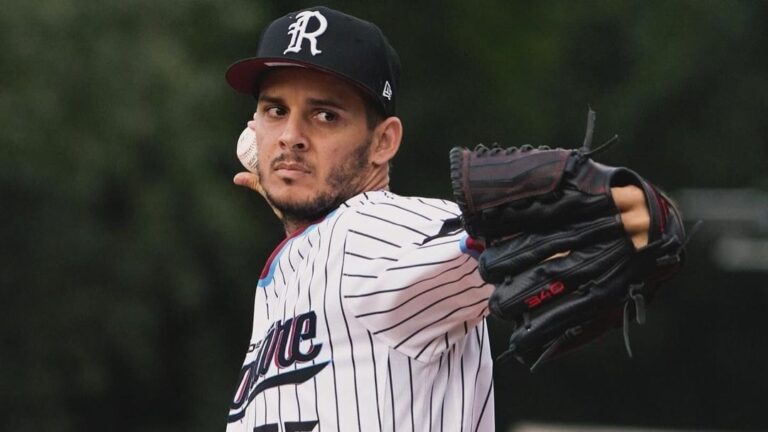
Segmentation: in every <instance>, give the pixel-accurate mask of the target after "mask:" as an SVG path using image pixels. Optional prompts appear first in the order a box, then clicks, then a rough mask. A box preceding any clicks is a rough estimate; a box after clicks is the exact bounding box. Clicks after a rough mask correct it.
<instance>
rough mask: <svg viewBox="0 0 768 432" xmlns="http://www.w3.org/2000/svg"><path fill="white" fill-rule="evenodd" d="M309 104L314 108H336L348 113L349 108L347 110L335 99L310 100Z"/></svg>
mask: <svg viewBox="0 0 768 432" xmlns="http://www.w3.org/2000/svg"><path fill="white" fill-rule="evenodd" d="M307 103H308V104H309V105H313V106H322V107H329V108H335V109H337V110H341V111H347V108H345V107H344V105H342V104H341V103H340V102H337V101H335V100H333V99H319V98H308V99H307Z"/></svg>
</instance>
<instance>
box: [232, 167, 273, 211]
mask: <svg viewBox="0 0 768 432" xmlns="http://www.w3.org/2000/svg"><path fill="white" fill-rule="evenodd" d="M232 182H233V183H234V184H236V185H238V186H242V187H246V188H248V189H251V190H254V191H256V192H258V193H259V195H261V196H262V197H264V201H266V202H267V204H269V207H270V208H272V211H273V212H274V213H275V215H276V216H277V217H278V218H279V219H282V217H283V213H282V212H281V211H280V210H278V209H277V208H275V206H274V205H272V203H271V202H270V201H269V198H267V193H266V192H265V191H264V188H263V187H262V186H261V182H259V176H258V175H257V174H255V173H252V172H248V171H243V172H239V173H237V174H235V177H234V178H233V179H232Z"/></svg>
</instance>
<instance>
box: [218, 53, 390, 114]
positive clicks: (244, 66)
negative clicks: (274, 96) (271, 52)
mask: <svg viewBox="0 0 768 432" xmlns="http://www.w3.org/2000/svg"><path fill="white" fill-rule="evenodd" d="M286 66H288V67H291V66H292V67H303V68H307V69H313V70H316V71H319V72H323V73H327V74H330V75H333V76H335V77H338V78H340V79H342V80H344V81H347V82H348V83H350V84H352V85H353V86H355V87H357V88H358V89H360V90H361V91H362V92H363V93H364V94H365V95H368V96H369V97H371V98H373V100H374V101H376V103H378V101H377V99H376V95H375V94H373V93H372V92H371V90H370V89H368V88H367V87H365V86H364V85H363V84H361V83H359V82H357V81H355V80H353V79H352V78H350V77H348V76H345V75H342V74H340V73H338V72H335V71H332V70H330V69H326V68H324V67H322V66H318V65H315V64H311V63H305V62H301V61H298V60H290V59H285V58H249V59H243V60H240V61H238V62H235V63H233V64H232V65H231V66H230V67H229V69H227V72H226V74H225V78H226V80H227V83H229V85H230V87H232V88H233V89H235V90H237V91H238V92H240V93H247V94H251V95H253V94H256V93H257V89H256V85H257V84H258V82H259V79H260V77H261V75H262V74H264V72H266V71H268V70H270V69H273V68H279V67H286Z"/></svg>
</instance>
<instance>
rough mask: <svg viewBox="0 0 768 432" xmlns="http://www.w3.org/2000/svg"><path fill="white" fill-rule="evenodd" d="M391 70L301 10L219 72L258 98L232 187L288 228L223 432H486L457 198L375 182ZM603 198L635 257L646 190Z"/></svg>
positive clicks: (481, 313)
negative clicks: (251, 144) (248, 159)
mask: <svg viewBox="0 0 768 432" xmlns="http://www.w3.org/2000/svg"><path fill="white" fill-rule="evenodd" d="M399 68H400V65H399V60H398V56H397V54H396V52H395V50H394V49H393V48H392V47H391V46H390V44H389V43H388V41H387V39H386V38H385V37H384V35H383V34H382V32H381V30H379V28H378V27H377V26H375V25H374V24H372V23H370V22H367V21H363V20H360V19H358V18H355V17H352V16H349V15H346V14H344V13H341V12H339V11H335V10H332V9H329V8H326V7H313V8H308V9H305V10H302V11H297V12H294V13H290V14H288V15H286V16H283V17H281V18H279V19H277V20H275V21H274V22H272V23H271V24H269V26H268V27H267V28H266V29H265V30H264V32H263V33H262V36H261V40H260V43H259V47H258V51H257V54H256V56H255V57H253V58H248V59H245V60H241V61H238V62H236V63H235V64H233V65H232V66H231V67H230V68H229V69H228V71H227V74H226V79H227V81H228V83H229V84H230V85H231V86H232V87H233V88H234V89H235V90H237V91H239V92H242V93H248V94H252V95H255V97H256V99H257V106H256V110H255V113H254V115H253V120H251V121H249V122H248V128H249V129H251V130H252V131H253V133H254V134H255V137H256V142H257V145H258V159H257V163H256V168H255V170H254V171H255V172H253V173H251V172H242V173H238V174H237V175H236V176H235V178H234V182H235V184H237V185H240V186H245V187H248V188H250V189H253V190H255V191H258V192H259V193H261V194H262V195H263V196H264V198H265V199H266V200H267V202H268V203H269V204H270V205H271V206H272V208H273V209H274V210H275V213H276V214H277V215H278V217H280V219H281V221H282V223H283V225H284V227H285V231H286V235H287V236H286V238H285V239H284V240H283V241H282V242H281V243H280V244H279V245H278V246H277V247H276V248H275V250H274V252H273V253H272V254H271V256H270V257H269V259H268V260H267V263H266V265H265V267H264V270H263V272H262V273H261V276H260V278H259V282H258V287H257V289H256V294H255V302H254V319H253V335H252V338H251V342H250V345H249V347H248V350H247V353H246V356H245V361H244V363H243V366H242V369H241V371H240V374H239V377H238V382H237V385H236V388H235V392H234V395H233V397H232V400H231V403H230V407H229V416H228V426H227V430H229V431H248V432H252V431H253V432H256V431H285V432H290V431H328V432H330V431H430V430H434V431H438V430H439V431H492V430H494V403H493V382H492V379H491V375H492V374H491V372H492V359H491V357H490V349H489V346H488V344H489V338H488V330H487V327H486V323H485V317H486V316H487V315H488V313H489V298H491V296H492V295H493V293H494V285H491V284H489V283H487V282H485V281H484V280H483V278H482V277H481V274H480V272H479V271H478V265H479V264H478V260H477V255H478V252H480V251H481V250H482V249H483V247H482V244H480V242H478V241H474V240H473V238H471V237H468V236H467V234H466V233H465V232H464V231H463V230H462V229H461V225H460V224H459V225H458V226H457V225H456V221H457V220H459V219H457V218H458V217H459V216H461V211H460V208H459V207H458V206H457V205H456V204H454V203H452V202H448V201H444V200H439V199H430V198H418V197H406V196H400V195H397V194H395V193H393V192H390V191H389V188H388V183H389V174H390V173H389V162H390V160H392V158H393V157H394V156H395V154H396V153H397V151H398V148H399V146H400V143H401V138H402V133H403V129H402V123H401V120H400V119H399V118H398V117H397V116H396V115H395V112H396V111H395V105H396V100H397V98H398V90H399V86H398V76H399ZM611 192H612V194H611V196H612V198H613V200H614V202H615V204H616V206H617V208H618V213H617V214H619V215H620V217H621V221H622V222H623V225H622V226H623V228H622V229H623V231H626V233H628V234H629V238H631V240H632V242H634V243H633V244H634V245H635V246H636V247H642V246H643V245H644V244H645V243H647V242H648V232H649V216H648V212H649V210H648V208H647V203H646V199H644V196H645V195H644V194H643V190H642V189H641V188H639V187H636V186H626V187H616V188H613V189H612V191H611ZM625 236H626V235H625Z"/></svg>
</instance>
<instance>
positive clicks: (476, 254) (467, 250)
mask: <svg viewBox="0 0 768 432" xmlns="http://www.w3.org/2000/svg"><path fill="white" fill-rule="evenodd" d="M468 238H469V236H468V235H467V234H464V235H463V236H461V240H459V249H461V253H463V254H467V255H469V256H471V257H472V258H474V259H477V258H478V257H479V256H480V251H478V250H476V249H472V248H470V247H469V246H467V239H468Z"/></svg>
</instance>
